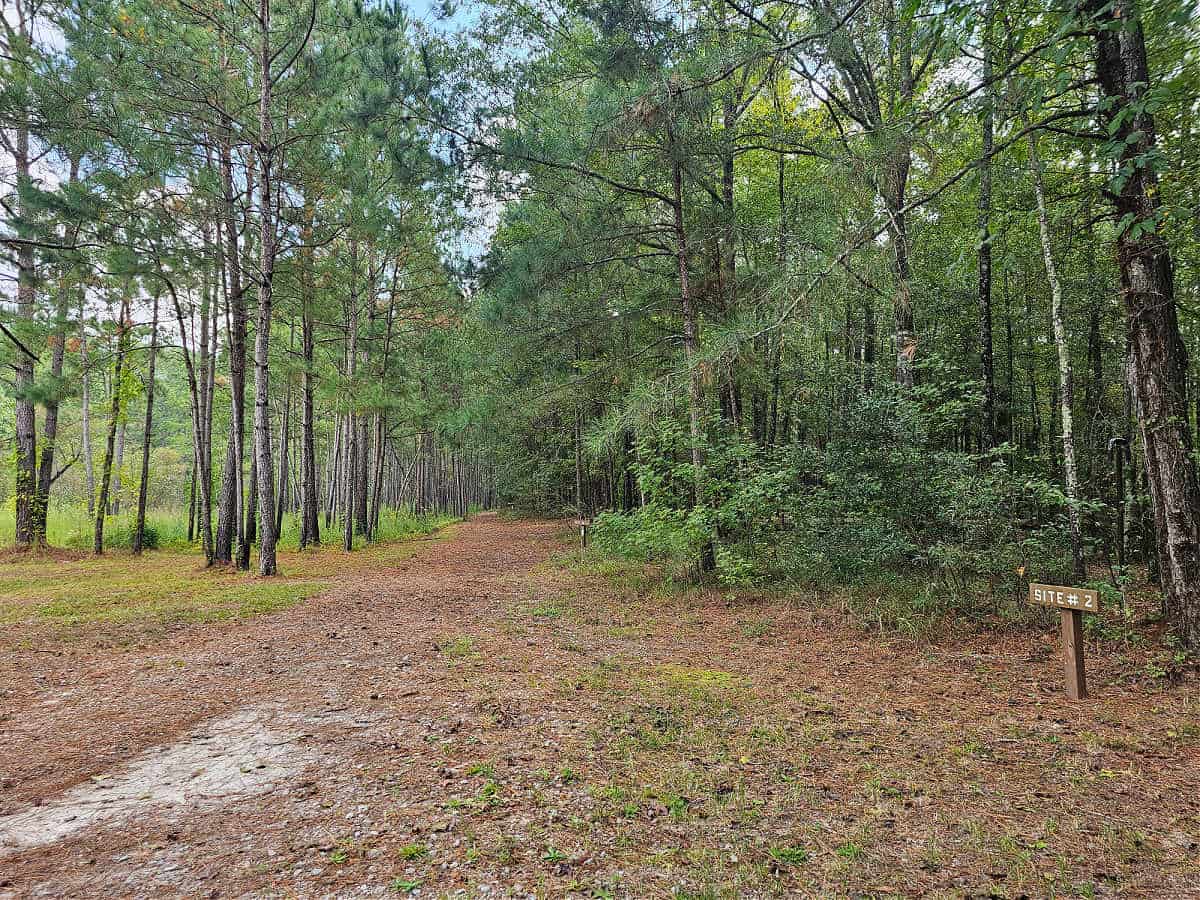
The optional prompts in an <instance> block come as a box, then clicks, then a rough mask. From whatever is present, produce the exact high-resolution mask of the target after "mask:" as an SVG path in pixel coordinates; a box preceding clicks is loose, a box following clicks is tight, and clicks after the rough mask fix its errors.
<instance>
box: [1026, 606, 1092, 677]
mask: <svg viewBox="0 0 1200 900" xmlns="http://www.w3.org/2000/svg"><path fill="white" fill-rule="evenodd" d="M1029 602H1030V603H1036V604H1037V605H1038V606H1053V607H1056V608H1057V609H1058V611H1059V613H1060V614H1061V616H1062V649H1063V674H1064V675H1065V677H1066V683H1067V696H1068V697H1070V698H1071V699H1072V700H1082V699H1083V698H1085V697H1086V696H1087V680H1086V678H1085V676H1084V671H1083V614H1084V613H1085V612H1092V613H1094V612H1099V611H1100V595H1099V594H1098V593H1097V592H1096V591H1089V590H1086V589H1084V588H1073V587H1064V586H1062V585H1057V584H1031V585H1029Z"/></svg>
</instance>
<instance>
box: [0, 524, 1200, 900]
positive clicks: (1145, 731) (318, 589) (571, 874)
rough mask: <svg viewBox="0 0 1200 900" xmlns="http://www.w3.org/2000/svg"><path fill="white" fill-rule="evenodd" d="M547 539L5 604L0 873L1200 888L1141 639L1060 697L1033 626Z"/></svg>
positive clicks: (22, 565)
mask: <svg viewBox="0 0 1200 900" xmlns="http://www.w3.org/2000/svg"><path fill="white" fill-rule="evenodd" d="M567 537H568V535H567V534H566V533H564V531H563V529H562V527H561V526H560V525H559V524H557V523H552V522H524V521H504V520H501V519H498V518H495V517H490V516H489V517H481V518H479V519H476V520H473V521H471V522H468V523H465V524H462V525H458V526H455V527H454V528H453V529H451V530H450V532H449V533H448V534H447V535H446V536H445V539H442V540H436V541H433V542H421V543H417V542H412V543H408V544H396V545H390V546H388V547H380V548H378V549H374V550H372V551H369V553H364V554H360V555H357V556H355V557H354V558H353V559H347V558H345V557H344V556H343V555H341V554H339V553H337V552H334V551H322V552H321V553H320V554H317V555H313V556H311V557H305V558H303V559H300V558H290V557H289V558H285V559H284V561H283V569H284V571H285V572H286V573H287V577H288V579H289V581H285V582H281V584H282V585H283V586H282V587H280V588H278V590H280V591H282V592H284V593H283V596H292V595H291V594H290V593H289V592H293V591H294V592H296V595H297V596H304V598H305V599H303V600H300V601H297V602H292V603H291V605H290V606H289V605H288V603H287V602H280V603H278V604H277V605H278V606H279V607H280V608H278V609H275V610H270V609H257V608H256V609H250V610H245V609H241V608H239V607H238V603H239V602H240V601H238V600H236V599H233V600H227V601H224V602H223V603H221V604H217V606H218V607H219V608H220V609H222V610H223V609H227V608H234V609H239V612H238V613H237V614H235V615H230V616H225V615H208V614H196V615H194V616H189V617H187V618H189V619H190V621H189V622H188V623H186V624H184V625H181V626H180V627H178V628H174V629H170V630H168V631H163V632H149V631H147V632H142V633H141V636H140V638H139V640H140V643H139V644H137V645H135V646H126V647H124V648H122V649H120V650H114V649H113V648H111V647H109V646H106V645H105V644H106V640H107V639H106V640H100V641H96V640H91V639H90V636H91V634H92V629H94V630H95V633H96V634H100V635H104V634H106V629H108V628H110V627H112V625H113V620H112V619H111V618H110V617H108V618H106V617H105V616H96V617H95V618H94V619H90V620H88V621H85V622H84V621H81V622H79V623H76V625H75V626H74V628H73V629H68V630H63V629H61V628H59V627H58V626H57V625H54V627H50V625H47V624H46V623H45V622H42V621H40V619H39V616H34V617H26V618H23V619H22V618H20V617H15V618H14V617H13V615H12V614H11V612H10V613H6V615H8V617H9V618H8V622H9V624H8V625H6V629H5V630H6V633H7V635H8V636H7V638H6V648H5V649H4V651H3V653H2V654H0V684H2V685H3V694H2V695H0V704H2V705H0V711H2V716H3V720H4V721H3V723H2V725H0V773H3V774H2V778H3V781H0V894H2V893H3V892H4V891H8V892H10V893H12V894H13V895H14V896H25V895H28V894H32V893H35V892H37V891H46V890H49V891H51V892H53V893H56V894H61V895H67V896H98V895H105V896H117V895H143V896H145V895H159V894H186V895H190V896H204V895H207V896H218V895H221V896H224V895H235V896H236V895H241V894H242V893H244V892H249V893H251V894H252V895H265V896H276V895H283V896H385V895H388V896H394V895H397V894H399V895H405V894H409V893H412V894H417V895H419V896H425V897H436V896H443V895H456V894H458V892H460V891H461V892H464V894H462V895H465V896H484V895H487V896H521V897H527V896H539V897H562V896H590V897H638V898H641V897H664V898H665V897H738V896H749V897H758V896H763V897H766V896H776V895H782V894H792V895H797V894H799V895H802V896H849V895H854V896H861V895H868V896H914V895H934V896H956V897H957V896H964V895H973V896H983V895H994V896H1014V897H1015V896H1021V895H1028V896H1052V895H1053V896H1072V897H1077V896H1117V895H1119V896H1188V895H1189V892H1191V891H1194V886H1195V884H1196V883H1198V879H1200V863H1198V859H1200V856H1198V853H1197V848H1198V846H1200V821H1198V819H1197V816H1198V813H1197V808H1196V805H1195V796H1196V787H1197V780H1196V778H1197V776H1196V772H1197V771H1198V763H1200V699H1198V694H1197V690H1196V684H1197V682H1196V677H1195V674H1194V673H1192V672H1190V671H1186V670H1184V671H1178V670H1169V671H1168V669H1169V666H1165V665H1164V663H1163V657H1162V655H1161V653H1162V651H1161V648H1158V647H1157V646H1156V645H1155V643H1154V640H1153V639H1152V638H1151V637H1150V636H1148V635H1147V636H1145V639H1144V641H1142V642H1140V643H1139V642H1138V641H1132V640H1129V639H1128V636H1127V637H1126V639H1125V640H1123V641H1122V642H1121V643H1119V644H1118V643H1116V642H1109V643H1104V644H1100V645H1097V644H1094V643H1093V644H1090V645H1089V676H1090V678H1091V685H1092V688H1093V691H1094V694H1095V696H1094V698H1093V699H1091V700H1089V701H1087V702H1084V703H1079V704H1069V703H1068V702H1066V701H1065V699H1064V698H1063V696H1062V694H1061V690H1060V682H1059V676H1060V672H1059V664H1058V659H1057V655H1056V646H1055V643H1054V641H1053V640H1052V639H1051V637H1052V636H1051V635H1050V634H1049V633H1043V632H1040V631H1037V630H1032V631H1031V630H1028V629H1025V630H1022V629H1011V628H1010V629H1008V630H1003V631H974V632H972V631H970V630H968V629H966V628H964V629H963V630H962V631H961V632H960V633H956V634H955V635H954V636H953V640H952V641H951V640H945V641H943V640H922V641H915V640H911V639H903V640H901V639H898V638H888V637H881V636H880V635H878V634H876V633H871V632H869V631H867V630H865V629H864V628H863V626H862V625H861V624H859V623H857V622H855V621H853V620H851V619H850V618H849V617H848V616H847V614H846V613H845V612H844V611H843V610H842V609H841V608H840V607H839V604H838V603H837V602H836V601H835V600H834V599H833V598H829V597H822V596H808V597H797V596H791V597H788V596H758V595H748V594H736V593H729V592H715V591H711V592H710V591H698V590H693V591H679V590H676V589H673V588H670V587H669V586H667V585H665V584H664V583H663V581H662V580H661V578H659V577H658V576H657V575H656V574H655V573H654V572H653V571H650V570H644V569H641V568H635V567H631V566H629V565H627V564H623V563H617V562H615V561H612V560H607V559H603V558H600V557H596V556H588V557H586V558H585V559H584V560H583V561H582V562H580V561H578V560H577V559H576V557H575V555H574V554H572V553H571V552H569V551H567V550H566V549H565V545H564V544H563V543H561V542H560V541H562V540H565V539H566V538H567ZM555 554H557V555H555ZM151 559H152V560H154V565H155V567H156V569H155V571H156V572H159V573H161V575H162V577H163V578H164V583H167V584H170V583H171V582H170V578H171V577H175V576H174V575H171V574H170V569H171V566H170V562H171V559H172V558H171V557H170V556H169V555H165V554H164V555H162V556H153V557H151ZM160 564H161V567H160ZM33 565H35V564H33V563H30V562H19V563H12V562H6V563H4V564H3V566H4V568H6V569H8V570H9V571H6V572H4V573H3V574H2V577H4V578H5V580H6V583H7V582H9V581H11V580H13V579H14V578H17V577H20V578H25V579H30V580H31V581H32V580H34V576H33V574H32V572H31V571H30V570H29V569H28V568H27V567H30V566H33ZM59 566H63V567H64V568H59ZM51 568H52V569H54V570H57V571H58V572H60V575H59V580H61V581H63V582H67V581H73V580H79V581H81V582H82V581H83V580H84V578H83V576H84V575H87V574H88V573H89V572H94V573H96V577H97V579H99V580H97V581H96V582H95V583H96V584H97V585H108V584H111V585H113V588H112V590H114V591H115V590H116V589H117V588H116V585H117V584H118V583H122V584H124V583H125V582H124V581H123V580H122V579H130V578H131V577H132V576H130V575H120V576H119V575H118V574H117V573H116V570H118V569H119V568H120V561H119V560H115V559H114V560H113V561H106V562H95V561H91V560H77V561H70V562H65V563H58V564H54V565H50V564H48V569H51ZM193 568H194V564H193ZM176 574H177V575H178V577H180V578H184V579H190V580H195V579H202V578H207V579H211V580H212V581H214V582H221V581H222V580H223V579H225V578H226V577H227V576H225V575H211V574H206V573H192V572H191V570H190V569H189V570H187V571H185V572H183V573H176ZM228 577H229V578H231V579H235V580H236V578H238V577H240V576H228ZM105 579H108V580H105ZM290 579H295V581H291V580H290ZM153 582H154V579H152V578H151V577H149V576H147V577H146V578H145V584H146V585H147V586H149V585H151V584H152V583H153ZM260 584H261V582H260ZM108 589H109V588H105V590H108ZM9 590H10V589H8V588H6V589H5V593H6V595H7V594H8V591H9ZM271 590H276V588H274V587H272V588H271ZM157 591H158V588H154V589H153V591H150V592H149V593H154V592H157ZM170 593H171V592H170V590H169V589H164V591H163V594H162V596H166V595H169V594H170ZM310 594H311V595H312V596H310ZM235 596H236V594H235ZM6 602H9V603H11V601H6ZM39 602H46V601H39ZM158 602H170V601H162V600H161V597H160V600H157V601H147V603H148V605H149V606H150V607H151V608H153V607H154V604H155V603H158ZM111 607H112V608H119V607H120V604H118V603H116V602H115V601H114V602H113V604H111ZM198 607H199V608H202V609H205V610H210V609H212V605H211V604H209V603H208V601H203V602H200V603H198ZM8 608H11V607H6V609H8ZM256 612H266V613H269V614H263V615H255V616H251V615H250V614H251V613H256ZM39 615H40V614H39ZM148 618H149V619H150V620H155V619H156V615H150V616H148ZM151 638H153V639H151ZM35 651H48V652H35ZM4 843H8V844H9V845H10V846H9V847H8V848H2V847H3V844H4Z"/></svg>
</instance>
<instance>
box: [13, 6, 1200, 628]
mask: <svg viewBox="0 0 1200 900" xmlns="http://www.w3.org/2000/svg"><path fill="white" fill-rule="evenodd" d="M3 8H4V15H3V32H2V35H0V79H2V82H0V139H2V148H3V151H4V156H3V158H2V160H0V174H2V176H3V185H2V188H0V202H2V203H3V206H2V208H0V215H2V218H3V225H2V227H0V241H2V245H3V256H2V261H0V279H2V281H3V285H4V291H5V296H4V301H5V302H4V305H3V316H2V319H0V324H2V326H3V338H2V340H0V353H2V354H3V363H4V371H5V373H6V374H5V379H4V388H3V398H2V402H3V404H4V406H5V409H4V410H3V411H2V416H0V418H2V420H3V422H4V423H5V425H4V428H5V429H6V431H5V434H4V439H5V442H6V446H7V447H9V448H11V449H10V451H9V452H8V453H7V454H6V455H5V457H4V460H3V466H4V468H5V471H4V473H3V479H2V481H3V484H4V491H5V499H6V502H7V508H8V510H9V511H10V513H9V515H10V516H11V520H10V523H9V524H8V525H6V526H5V527H6V530H7V531H8V533H9V534H10V535H11V536H12V538H13V539H14V540H15V542H16V543H17V544H18V545H21V546H37V545H39V544H44V543H46V542H47V540H50V542H51V543H68V544H74V545H78V546H84V547H87V548H91V549H94V551H95V552H101V551H102V550H103V549H104V548H105V546H112V545H113V543H114V541H115V542H116V543H126V542H127V543H128V544H129V545H130V546H132V548H133V549H134V550H139V549H141V547H142V546H145V545H147V535H151V536H152V538H153V540H152V541H150V542H149V543H153V542H155V541H163V540H174V541H180V542H193V543H195V544H196V545H197V547H198V548H199V549H200V550H202V552H203V553H204V554H205V558H206V559H207V560H208V561H209V562H210V563H230V564H239V565H241V566H243V567H245V566H249V565H250V563H251V548H252V547H253V546H257V548H258V568H259V571H260V572H261V573H262V574H264V575H269V574H272V573H273V572H274V571H275V569H276V562H275V547H276V545H277V543H278V541H279V540H280V539H281V537H282V538H283V539H284V540H286V541H289V542H294V543H295V544H298V545H299V546H300V547H302V548H303V547H304V546H306V545H308V544H313V543H317V542H320V541H325V542H329V541H331V540H336V541H339V542H343V543H344V545H345V546H346V547H347V548H348V549H349V548H351V547H353V546H354V545H355V543H356V541H361V540H369V539H372V538H374V537H379V536H383V535H385V534H386V533H387V528H388V526H387V523H388V522H389V521H390V522H393V523H394V522H396V521H399V520H400V519H402V518H404V517H406V516H407V517H411V516H419V515H423V514H437V513H453V514H460V515H461V514H465V513H467V512H468V511H469V510H470V509H471V508H473V507H481V506H494V505H498V504H504V505H511V506H515V507H518V508H521V509H525V510H536V511H540V512H550V513H554V514H559V515H561V514H576V515H580V516H588V517H590V516H593V515H595V516H598V519H597V527H596V537H597V540H598V542H599V543H600V544H601V545H602V546H603V547H605V548H607V549H609V550H611V551H614V552H620V553H624V554H630V555H635V556H641V557H645V558H654V559H665V560H669V561H671V562H673V563H675V564H677V565H678V567H679V568H680V569H681V570H682V571H687V572H690V573H691V574H693V575H695V576H697V577H704V578H713V579H716V580H718V581H720V582H721V583H724V584H745V583H767V584H775V583H781V582H782V583H795V582H813V583H835V584H848V583H863V582H870V583H872V584H876V585H881V586H882V587H881V589H880V593H881V594H886V595H887V596H889V597H890V598H891V601H890V602H889V604H888V605H887V606H886V608H884V607H881V608H880V613H879V615H880V617H881V619H882V618H883V617H884V616H885V615H886V616H887V617H888V618H889V620H891V621H894V622H903V621H906V620H907V618H908V617H909V616H910V615H911V614H912V613H913V611H914V610H924V611H927V612H928V611H936V610H939V609H946V608H950V607H963V606H966V607H972V608H976V609H980V610H985V611H989V612H995V613H1001V614H1005V613H1006V611H1011V610H1012V609H1014V608H1018V603H1019V600H1020V596H1021V591H1022V589H1023V585H1024V584H1025V582H1026V581H1027V580H1028V579H1030V578H1033V579H1035V580H1042V581H1055V580H1070V579H1074V580H1075V581H1077V582H1085V581H1086V582H1089V583H1094V584H1095V585H1097V586H1099V587H1101V588H1103V589H1104V590H1105V591H1109V592H1112V593H1113V594H1114V595H1115V593H1116V592H1120V591H1122V590H1124V589H1126V588H1128V587H1129V586H1130V585H1132V584H1134V583H1141V582H1142V581H1145V580H1149V581H1150V582H1153V583H1156V584H1159V585H1161V587H1162V597H1163V601H1162V613H1163V614H1164V616H1165V617H1166V619H1167V620H1168V621H1169V622H1170V623H1171V624H1172V625H1173V626H1174V628H1175V629H1176V632H1177V634H1178V635H1179V638H1180V639H1181V640H1182V641H1183V642H1184V643H1185V644H1186V645H1189V646H1193V647H1194V646H1196V645H1200V488H1198V486H1197V478H1196V455H1195V447H1196V441H1197V428H1198V427H1200V378H1198V375H1197V371H1196V369H1195V367H1194V366H1193V367H1190V368H1189V365H1188V360H1189V358H1192V359H1194V358H1195V357H1196V356H1197V355H1198V354H1200V329H1198V327H1197V318H1196V316H1197V312H1198V311H1200V268H1198V267H1200V172H1198V164H1200V141H1197V138H1196V136H1195V134H1194V131H1193V130H1194V129H1195V128H1200V122H1196V121H1195V120H1196V115H1197V89H1198V79H1200V66H1198V65H1197V30H1196V21H1195V10H1194V8H1193V7H1192V6H1191V5H1190V4H1188V3H1186V2H1180V0H1163V2H1146V3H1139V4H1134V3H1105V2H1100V0H1085V2H1080V3H1049V4H1032V3H1026V2H1019V0H1017V2H1006V0H979V2H964V3H950V4H928V3H921V2H915V0H914V2H896V0H887V2H875V0H872V2H865V0H850V2H825V0H811V2H810V0H800V2H768V3H741V2H737V0H723V2H708V3H705V2H700V3H692V2H686V3H661V4H660V3H647V2H613V0H602V2H595V3H573V2H566V3H558V2H546V3H542V2H534V3H519V4H518V3H513V4H509V3H504V2H498V3H487V4H484V3H481V4H471V5H469V6H467V7H463V8H460V9H452V8H446V9H441V10H437V11H433V12H424V13H420V12H413V11H410V10H407V9H405V8H404V7H403V6H402V5H398V4H393V3H349V2H342V0H309V2H299V3H295V4H278V3H273V2H272V0H257V2H256V3H255V4H254V5H253V6H251V5H250V4H247V3H233V2H226V0H198V2H192V0H167V2H151V0H145V2H142V0H133V2H128V3H111V2H103V0H75V2H56V0H45V2H39V0H5V3H4V7H3ZM123 511H125V512H123ZM122 516H125V518H122ZM147 522H149V525H147V524H146V523H147ZM106 524H107V525H108V531H107V532H106V530H105V529H106ZM914 575H915V576H916V577H914ZM913 585H917V587H914V586H913Z"/></svg>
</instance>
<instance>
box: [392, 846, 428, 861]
mask: <svg viewBox="0 0 1200 900" xmlns="http://www.w3.org/2000/svg"><path fill="white" fill-rule="evenodd" d="M428 854H429V848H428V847H426V846H425V845H424V844H405V845H404V846H403V847H401V848H400V849H399V850H397V851H396V855H397V856H399V857H400V858H401V859H408V860H412V859H420V858H421V857H423V856H427V855H428Z"/></svg>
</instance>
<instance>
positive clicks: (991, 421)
mask: <svg viewBox="0 0 1200 900" xmlns="http://www.w3.org/2000/svg"><path fill="white" fill-rule="evenodd" d="M992 19H993V12H992V3H991V0H988V2H987V3H986V4H985V6H984V12H983V71H982V78H983V82H984V84H985V85H986V86H985V88H984V101H983V103H984V105H983V118H982V120H981V122H980V131H981V138H982V140H981V144H982V145H981V147H980V157H979V217H978V220H977V222H978V228H979V279H978V297H979V362H980V369H981V375H982V376H983V409H982V411H981V412H982V421H981V422H980V428H979V432H980V434H979V438H980V441H979V442H980V444H981V445H982V447H984V448H986V449H991V448H992V447H994V446H995V445H996V366H995V360H994V357H993V351H992V150H993V147H994V144H995V139H994V138H995V135H994V122H993V119H994V115H993V108H992V103H993V97H994V96H995V92H994V91H993V89H992V85H991V81H992Z"/></svg>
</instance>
